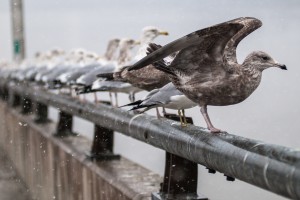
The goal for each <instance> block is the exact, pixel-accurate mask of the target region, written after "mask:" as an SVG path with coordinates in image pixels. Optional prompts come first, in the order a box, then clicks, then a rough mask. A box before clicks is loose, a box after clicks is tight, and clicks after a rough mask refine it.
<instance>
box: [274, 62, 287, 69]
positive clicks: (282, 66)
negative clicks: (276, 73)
mask: <svg viewBox="0 0 300 200" xmlns="http://www.w3.org/2000/svg"><path fill="white" fill-rule="evenodd" d="M275 65H276V66H277V67H279V68H280V69H282V70H287V67H286V66H285V65H284V64H280V63H275Z"/></svg>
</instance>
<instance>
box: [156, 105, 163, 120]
mask: <svg viewBox="0 0 300 200" xmlns="http://www.w3.org/2000/svg"><path fill="white" fill-rule="evenodd" d="M155 110H156V117H157V118H162V116H161V115H160V113H159V110H158V108H157V107H156V108H155Z"/></svg>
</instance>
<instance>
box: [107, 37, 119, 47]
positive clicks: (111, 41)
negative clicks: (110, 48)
mask: <svg viewBox="0 0 300 200" xmlns="http://www.w3.org/2000/svg"><path fill="white" fill-rule="evenodd" d="M109 42H110V43H111V44H112V45H116V46H118V45H119V43H120V39H119V38H114V39H111V40H109Z"/></svg>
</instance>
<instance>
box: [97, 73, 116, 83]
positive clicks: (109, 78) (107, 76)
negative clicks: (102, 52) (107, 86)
mask: <svg viewBox="0 0 300 200" xmlns="http://www.w3.org/2000/svg"><path fill="white" fill-rule="evenodd" d="M97 77H98V78H103V79H105V80H106V81H112V80H114V73H103V74H97Z"/></svg>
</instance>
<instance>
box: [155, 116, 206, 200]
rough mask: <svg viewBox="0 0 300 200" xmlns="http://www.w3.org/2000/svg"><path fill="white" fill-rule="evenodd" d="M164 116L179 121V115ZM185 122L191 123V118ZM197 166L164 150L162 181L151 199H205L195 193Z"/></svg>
mask: <svg viewBox="0 0 300 200" xmlns="http://www.w3.org/2000/svg"><path fill="white" fill-rule="evenodd" d="M165 117H166V118H168V119H172V120H175V121H180V118H179V116H177V115H173V114H166V115H165ZM187 122H188V123H189V124H193V120H192V118H190V117H188V118H187ZM197 183H198V166H197V163H194V162H192V161H190V160H187V159H185V158H182V157H180V156H177V155H174V154H171V153H169V152H166V164H165V174H164V180H163V183H161V189H160V192H159V193H152V200H176V199H178V200H179V199H180V200H200V199H202V200H207V198H206V197H204V196H200V195H198V194H197Z"/></svg>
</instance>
